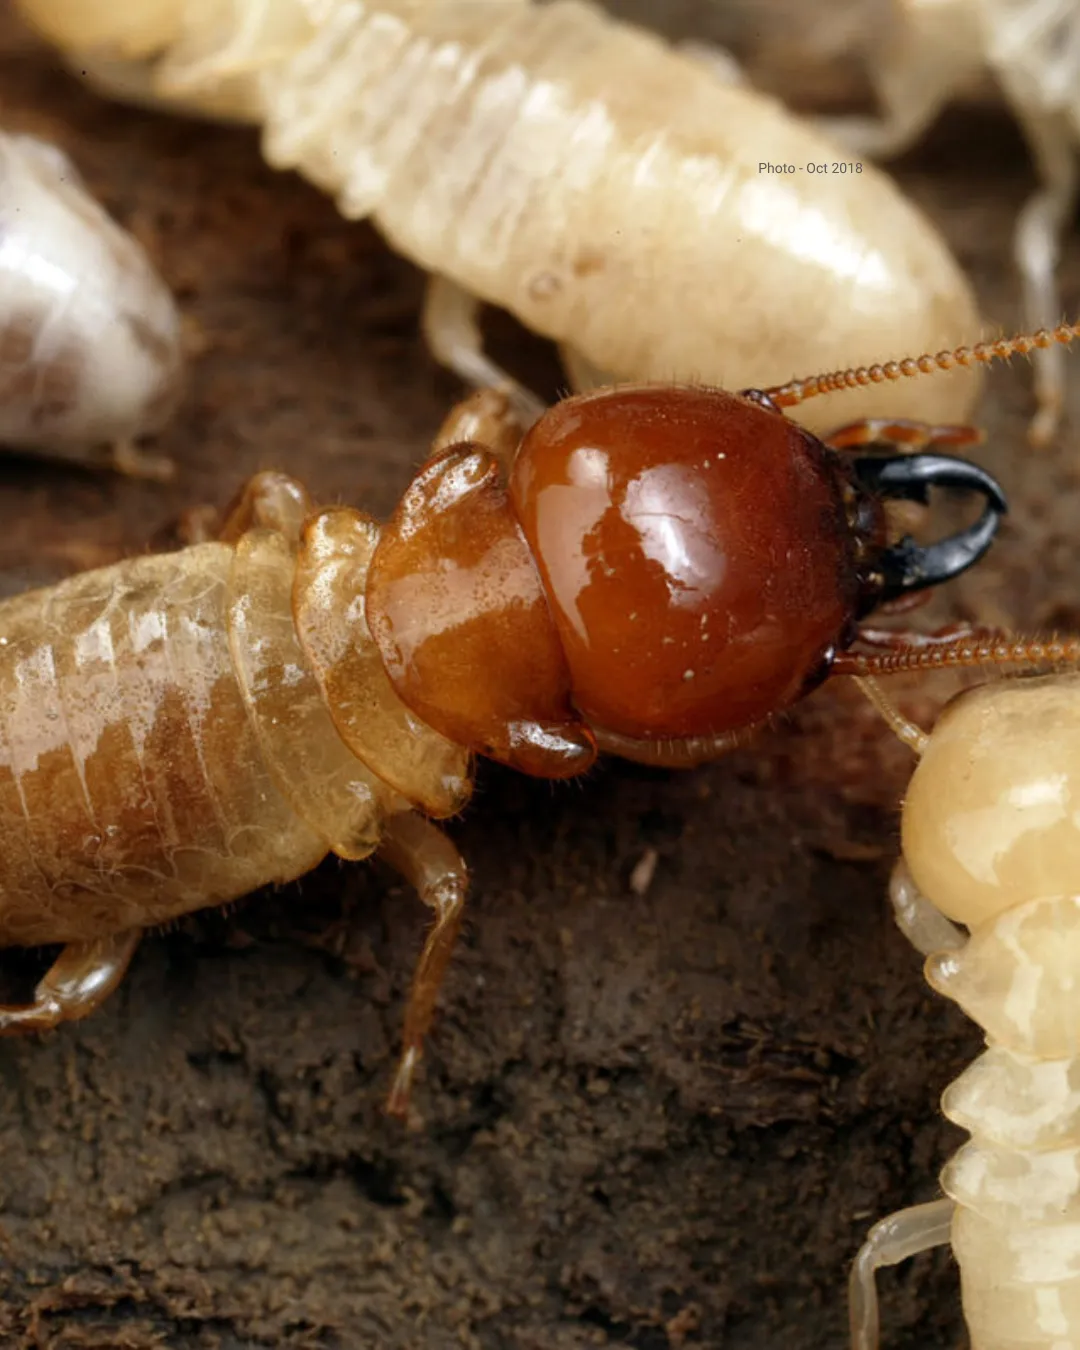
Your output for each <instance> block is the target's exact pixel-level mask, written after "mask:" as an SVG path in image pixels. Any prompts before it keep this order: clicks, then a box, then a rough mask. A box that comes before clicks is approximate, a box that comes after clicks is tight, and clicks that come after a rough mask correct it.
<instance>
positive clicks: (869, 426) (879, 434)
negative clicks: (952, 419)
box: [824, 417, 983, 454]
mask: <svg viewBox="0 0 1080 1350" xmlns="http://www.w3.org/2000/svg"><path fill="white" fill-rule="evenodd" d="M824 439H825V444H826V445H827V446H829V448H830V449H832V450H855V449H861V448H862V447H864V446H867V445H891V446H895V448H896V449H897V450H910V451H911V453H912V454H914V453H915V452H916V451H919V450H925V449H926V447H927V446H929V445H932V446H937V447H941V448H945V447H949V448H952V449H962V448H964V447H968V446H972V445H979V444H980V443H981V442H982V440H983V433H982V431H981V430H980V429H979V428H978V427H973V426H964V425H960V426H934V425H933V424H932V423H929V422H913V421H910V420H909V419H907V418H902V417H901V418H896V417H891V418H890V417H863V418H860V419H859V421H858V422H849V423H848V424H847V426H842V427H837V429H836V430H835V431H834V432H831V433H830V434H829V435H828V436H826V437H825V438H824Z"/></svg>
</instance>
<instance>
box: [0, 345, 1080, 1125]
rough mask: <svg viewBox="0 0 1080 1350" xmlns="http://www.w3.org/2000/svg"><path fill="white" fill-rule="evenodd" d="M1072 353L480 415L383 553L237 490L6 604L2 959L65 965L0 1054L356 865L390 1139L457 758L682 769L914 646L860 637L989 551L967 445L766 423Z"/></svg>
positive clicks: (421, 476) (444, 851)
mask: <svg viewBox="0 0 1080 1350" xmlns="http://www.w3.org/2000/svg"><path fill="white" fill-rule="evenodd" d="M1078 332H1080V329H1075V328H1071V327H1068V328H1065V327H1063V328H1062V329H1060V330H1058V331H1057V332H1056V333H1052V334H1051V333H1043V334H1037V335H1035V336H1034V337H1024V338H1018V339H1013V340H1010V341H1005V340H1002V341H1000V342H997V343H994V344H990V345H986V346H981V345H980V346H976V347H974V348H970V349H969V348H963V349H958V350H957V351H955V352H945V353H939V354H938V355H937V356H925V357H918V358H913V359H911V360H905V361H902V362H899V363H886V364H884V365H880V366H872V367H868V368H861V369H858V370H852V371H840V372H836V373H834V374H831V375H822V376H817V377H813V378H810V379H805V380H796V381H792V382H791V383H789V384H787V385H785V386H780V387H776V388H774V389H770V390H764V391H762V390H748V391H744V393H742V394H732V393H727V392H725V391H723V390H717V389H704V388H696V387H690V386H657V385H645V386H629V387H622V388H616V389H610V390H601V391H594V392H592V393H589V394H584V395H578V396H575V397H573V398H570V399H567V400H564V401H563V402H562V403H560V404H557V405H555V406H554V407H552V408H551V409H549V410H548V411H547V412H546V413H545V414H544V415H543V416H542V417H541V418H540V419H539V420H538V421H537V422H536V423H535V424H534V425H533V426H532V427H531V428H529V430H528V431H527V432H525V433H524V435H522V432H521V429H520V427H519V426H518V425H517V424H516V421H515V418H514V416H513V414H512V412H511V411H510V409H509V405H508V401H507V400H506V399H505V397H503V396H501V395H498V394H495V393H492V392H490V391H489V392H487V393H482V394H479V395H474V396H473V397H472V398H471V399H469V400H467V401H466V402H465V403H464V404H463V405H461V406H460V407H459V408H457V409H455V410H454V411H453V412H452V413H451V414H450V416H449V418H448V419H447V422H446V424H445V425H444V426H443V428H442V430H441V431H440V433H439V435H438V437H437V438H436V441H435V445H434V448H433V453H432V455H431V457H430V458H429V459H428V460H427V461H426V462H425V464H424V465H423V466H422V467H421V468H420V469H419V471H418V472H417V473H416V475H415V477H414V478H413V481H412V483H411V484H410V486H409V487H408V489H407V490H406V492H405V494H404V496H403V497H402V499H401V502H400V503H399V505H398V507H397V509H396V511H395V512H394V514H393V515H392V517H391V519H390V520H389V521H388V522H387V523H386V524H385V525H383V526H380V525H378V524H376V522H375V521H374V520H372V519H371V518H370V517H367V516H365V515H363V514H362V513H361V512H359V511H357V510H355V509H353V508H351V507H345V506H339V507H329V508H325V509H322V510H316V509H314V508H313V506H312V503H311V502H310V501H309V499H308V497H307V494H306V493H305V491H304V489H303V488H302V487H301V486H300V485H299V484H297V483H296V482H295V481H293V480H292V479H290V478H287V477H285V476H284V475H282V474H278V473H273V472H264V473H262V474H260V475H257V476H256V477H255V478H254V479H252V480H251V481H250V482H249V483H248V484H247V486H246V487H245V489H244V490H243V491H242V492H241V493H240V495H239V496H238V498H237V499H236V501H235V503H234V505H233V507H232V508H231V509H230V511H229V512H228V513H227V516H226V519H225V522H224V525H223V528H222V530H221V532H220V534H219V535H218V537H217V539H216V540H213V541H206V542H201V543H198V544H195V545H192V546H190V547H188V548H186V549H182V550H180V551H178V552H175V553H169V554H162V555H156V556H147V557H142V558H138V559H133V560H129V561H125V562H121V563H117V564H115V565H113V566H111V567H107V568H103V569H100V570H97V571H92V572H87V573H83V574H81V575H78V576H75V577H73V578H71V579H70V580H68V581H65V582H62V583H61V584H60V585H58V586H55V587H53V588H51V589H47V590H42V591H37V592H32V593H30V594H27V595H23V596H19V597H17V598H15V599H12V600H9V601H6V602H4V603H3V604H2V605H0V636H2V639H3V640H2V642H0V820H2V821H3V822H4V833H3V848H2V849H0V945H4V946H30V945H38V944H43V943H49V942H61V943H64V944H66V945H65V946H64V949H63V951H62V952H61V954H60V956H59V957H58V959H57V961H56V963H55V965H54V966H53V967H52V968H51V969H50V970H49V971H48V972H47V973H46V975H45V977H44V978H43V979H42V981H41V983H40V984H39V985H38V988H37V991H36V993H35V995H34V997H33V999H32V1000H31V1001H30V1002H29V1003H27V1004H25V1005H21V1006H20V1005H9V1006H5V1007H0V1033H17V1032H20V1031H27V1030H40V1029H45V1028H48V1027H51V1026H54V1025H56V1024H57V1023H59V1022H62V1021H65V1020H75V1019H78V1018H81V1017H84V1016H86V1015H88V1014H89V1013H90V1012H92V1011H93V1010H94V1008H96V1007H97V1006H98V1005H99V1004H100V1003H101V1002H102V1000H103V999H105V998H106V997H107V996H108V995H109V993H110V992H111V991H112V990H113V989H114V988H115V987H116V985H117V984H118V982H119V981H120V980H121V979H122V978H123V975H124V972H125V970H126V968H127V966H128V964H129V962H130V960H131V957H132V955H133V953H134V951H135V949H136V947H137V945H138V942H139V939H140V937H141V935H142V933H143V931H144V930H145V929H147V928H148V927H152V926H155V925H158V924H161V923H163V922H165V921H167V920H169V919H170V918H173V917H175V916H177V915H180V914H183V913H186V912H189V911H191V910H195V909H199V908H203V907H206V906H210V905H216V904H221V903H224V902H227V901H229V900H231V899H234V898H236V897H238V896H241V895H244V894H246V893H248V892H250V891H252V890H254V889H256V888H257V887H259V886H261V885H266V884H270V883H273V882H284V881H289V880H292V879H294V878H296V877H298V876H300V875H301V874H302V873H304V872H306V871H308V870H310V869H311V868H312V867H314V866H315V864H316V863H317V862H318V861H319V860H320V859H322V858H323V857H324V856H326V855H327V854H328V853H330V852H333V853H335V854H337V855H338V856H339V857H341V858H344V859H350V860H352V859H361V858H364V857H367V856H369V855H370V854H372V853H375V852H378V853H379V854H380V855H381V856H382V857H383V858H385V859H386V860H387V861H388V862H389V863H390V864H391V865H392V866H393V867H395V868H396V869H397V870H398V871H400V872H401V873H402V874H403V875H404V877H405V878H406V879H407V880H408V881H409V882H410V883H411V884H412V885H413V886H414V887H415V888H416V890H417V891H418V892H419V894H420V896H421V898H422V899H423V901H424V902H425V904H426V905H428V906H429V907H430V908H431V910H432V911H433V914H434V918H435V923H434V926H433V928H432V929H431V931H430V933H429V935H428V937H427V940H426V942H425V944H424V947H423V951H422V953H421V956H420V958H419V962H418V965H417V970H416V974H415V977H414V982H413V987H412V993H411V995H410V1001H409V1005H408V1010H407V1014H406V1024H405V1037H404V1050H403V1054H402V1059H401V1063H400V1066H399V1069H398V1074H397V1077H396V1080H395V1083H394V1087H393V1091H392V1094H391V1103H390V1105H391V1109H392V1110H393V1111H395V1112H397V1113H402V1112H404V1111H405V1109H406V1107H407V1103H408V1098H409V1091H410V1085H411V1081H412V1078H413V1074H414V1071H415V1068H416V1065H417V1063H418V1061H419V1057H420V1053H421V1048H422V1044H423V1040H424V1037H425V1034H426V1032H427V1030H428V1028H429V1026H430V1023H431V1020H432V1017H433V1014H434V1008H435V1002H436V998H437V995H438V990H439V986H440V983H441V981H442V978H443V975H444V972H445V969H446V967H447V964H448V962H449V960H450V957H451V953H452V950H453V946H454V942H455V938H456V935H457V932H458V929H459V926H460V924H461V921H462V915H463V910H464V904H465V897H466V885H467V875H466V868H465V864H464V863H463V861H462V860H461V858H460V857H459V856H458V854H457V852H456V850H455V849H454V847H453V845H452V844H451V842H450V841H449V839H448V838H447V837H446V836H445V835H443V834H442V833H441V832H440V831H439V830H438V829H437V828H436V826H435V825H434V824H433V823H432V819H433V818H434V819H438V818H441V817H447V816H450V815H453V814H454V813H456V812H457V811H459V810H460V809H461V808H462V807H463V805H464V804H465V802H466V801H467V799H468V796H469V793H470V790H471V784H472V760H473V757H474V756H475V755H477V754H481V755H485V756H487V757H489V758H492V759H495V760H497V761H500V762H502V763H504V764H506V765H509V766H510V767H513V768H516V769H518V770H521V771H523V772H525V773H528V774H532V775H534V776H538V777H546V778H551V779H560V778H570V777H574V776H576V775H579V774H581V773H584V772H585V771H587V770H588V769H589V767H590V766H591V765H592V764H593V763H594V761H595V759H596V757H597V755H598V753H599V752H600V751H607V752H610V753H614V754H618V755H622V756H624V757H626V758H631V759H636V760H639V761H642V762H644V763H648V764H657V765H667V766H673V767H685V766H690V765H693V764H697V763H701V762H704V761H706V760H709V759H712V758H716V757H717V756H719V755H721V754H723V753H724V752H725V751H726V750H728V749H730V748H731V747H732V746H733V745H735V744H740V743H742V741H744V740H745V738H746V736H747V734H748V732H750V731H752V730H753V729H754V728H756V727H757V726H760V725H761V724H762V723H764V722H767V721H768V720H769V719H770V718H771V717H773V716H774V715H775V714H777V713H781V712H783V711H784V710H785V709H786V708H788V707H790V706H791V705H792V704H793V703H795V702H797V701H798V700H799V699H801V698H802V697H803V696H804V695H805V694H807V693H808V692H810V691H811V690H812V689H814V688H815V687H817V686H818V685H820V684H821V683H822V682H823V681H824V680H826V679H827V678H829V677H830V676H831V675H834V674H843V673H852V671H854V670H858V671H860V672H861V671H863V669H864V667H865V663H866V662H868V661H869V662H870V663H871V666H872V663H873V662H874V661H875V660H880V661H887V660H895V659H898V658H899V656H900V655H902V654H904V653H909V654H911V655H913V656H917V655H919V654H920V653H922V654H925V652H926V650H927V649H930V650H933V648H934V646H935V643H936V642H939V641H941V640H942V639H940V638H934V637H930V638H927V637H922V636H920V635H908V634H905V633H903V632H901V631H897V630H893V631H890V632H887V633H884V632H882V631H881V630H877V629H874V628H872V627H871V626H870V625H869V624H868V623H867V622H866V620H867V618H868V616H870V615H871V613H872V612H873V611H874V610H875V609H880V608H882V607H883V606H887V605H888V604H889V603H890V602H892V601H896V602H898V603H902V602H906V601H908V600H909V599H910V597H911V596H912V595H914V594H916V593H918V592H920V591H923V590H925V588H927V587H930V586H932V585H934V584H937V583H938V582H942V581H945V580H948V579H949V578H951V577H954V576H956V575H958V574H959V573H960V572H962V571H963V570H965V569H966V568H967V567H968V566H970V565H971V564H973V563H974V562H976V561H977V560H978V559H979V558H980V557H981V556H982V555H983V554H984V553H985V552H986V550H987V549H988V548H989V546H990V544H991V542H992V540H993V537H994V533H995V530H996V528H997V524H998V521H999V519H1000V517H1001V514H1002V512H1003V511H1004V509H1005V503H1004V500H1003V498H1002V496H1001V492H1000V489H999V488H998V486H997V485H996V483H995V482H994V480H993V479H992V478H990V477H989V475H987V474H986V473H985V472H984V471H983V470H981V469H979V468H978V467H977V466H975V465H974V464H971V463H970V462H968V461H967V460H965V459H959V458H956V457H954V456H952V455H949V454H945V453H941V452H942V451H943V450H946V449H953V448H957V447H961V446H965V445H970V444H972V443H973V442H975V441H977V440H978V439H979V436H978V433H977V432H976V431H975V430H974V429H973V428H971V427H964V426H928V425H925V424H920V423H914V422H910V421H903V420H896V421H887V420H882V419H870V420H862V421H859V422H855V423H852V424H850V425H848V426H845V427H842V428H840V429H839V430H838V431H837V432H836V433H835V435H834V436H833V437H832V438H830V440H831V442H832V443H831V444H829V443H827V442H823V441H821V440H819V439H818V438H816V437H815V436H814V435H813V434H812V433H810V432H808V431H806V430H805V429H804V428H802V427H800V426H798V425H797V424H795V423H794V422H792V421H791V420H790V419H789V418H787V417H786V416H785V415H784V413H783V411H782V409H783V408H785V407H789V406H793V405H796V404H797V403H799V402H800V401H801V400H803V399H807V398H811V397H814V396H816V395H818V394H820V393H822V392H825V391H827V390H830V389H844V388H856V387H859V386H861V385H864V384H877V383H887V384H893V383H896V382H899V381H901V380H903V379H905V378H907V377H913V376H919V375H921V374H923V373H929V372H934V371H938V372H940V371H947V370H949V369H951V368H953V367H955V366H956V365H966V364H975V363H980V364H981V363H985V362H988V361H990V360H993V359H995V358H997V357H1004V356H1008V355H1009V354H1011V353H1012V352H1014V351H1027V350H1031V349H1032V348H1033V347H1036V346H1039V345H1041V344H1043V343H1045V342H1050V341H1061V342H1067V341H1069V340H1071V339H1072V338H1073V337H1075V336H1076V335H1077V333H1078ZM890 449H891V450H893V451H899V453H891V454H890V453H886V452H887V451H888V450H890ZM861 451H866V453H860V452H861ZM936 488H945V489H955V490H960V491H966V492H970V493H974V494H975V495H976V496H977V497H979V498H981V500H982V503H983V508H982V511H981V514H980V515H979V516H978V519H976V520H975V521H974V522H973V523H972V524H970V525H968V526H966V527H964V528H962V529H961V530H959V531H958V532H957V533H956V534H954V535H951V536H949V537H946V538H944V539H938V540H937V541H936V542H932V543H927V544H918V545H917V544H915V543H914V542H913V540H912V539H911V538H910V537H908V536H907V535H903V536H902V537H900V538H897V537H896V534H897V531H896V530H895V529H894V528H893V526H892V524H891V519H890V514H889V511H890V506H891V504H893V503H898V504H899V505H900V506H902V507H903V508H904V510H905V511H909V510H910V507H911V503H912V502H915V503H925V502H926V501H927V499H928V493H929V492H930V490H931V489H936ZM778 560H782V562H778ZM909 638H910V642H909V641H908V639H909ZM881 648H884V649H885V651H884V653H882V652H881V651H880V649H881ZM875 651H877V652H878V655H877V656H876V657H875V656H874V655H873V653H874V652H875Z"/></svg>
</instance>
